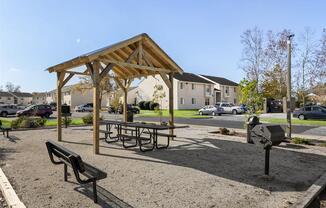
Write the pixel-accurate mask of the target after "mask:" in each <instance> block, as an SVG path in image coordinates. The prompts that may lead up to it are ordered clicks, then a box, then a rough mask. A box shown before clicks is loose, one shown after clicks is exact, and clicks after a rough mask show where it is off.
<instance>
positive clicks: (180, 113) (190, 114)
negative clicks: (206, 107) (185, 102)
mask: <svg viewBox="0 0 326 208" xmlns="http://www.w3.org/2000/svg"><path fill="white" fill-rule="evenodd" d="M137 116H140V117H145V116H146V117H159V113H158V112H155V111H153V110H141V111H140V114H137ZM168 116H169V111H168V110H163V117H168ZM174 117H175V118H210V117H211V116H201V115H198V110H174Z"/></svg>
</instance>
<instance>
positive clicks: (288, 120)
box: [286, 34, 294, 139]
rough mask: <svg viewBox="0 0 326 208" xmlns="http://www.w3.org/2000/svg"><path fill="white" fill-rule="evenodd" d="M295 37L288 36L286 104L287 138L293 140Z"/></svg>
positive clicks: (292, 35)
mask: <svg viewBox="0 0 326 208" xmlns="http://www.w3.org/2000/svg"><path fill="white" fill-rule="evenodd" d="M293 37H294V34H291V35H288V36H287V46H288V66H287V68H288V70H287V93H286V96H287V104H286V108H287V109H286V110H287V112H286V119H287V126H286V136H287V138H288V139H291V132H292V126H291V107H292V99H291V49H292V48H291V38H293Z"/></svg>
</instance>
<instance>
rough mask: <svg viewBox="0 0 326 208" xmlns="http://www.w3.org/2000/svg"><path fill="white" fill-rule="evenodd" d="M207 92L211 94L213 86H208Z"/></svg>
mask: <svg viewBox="0 0 326 208" xmlns="http://www.w3.org/2000/svg"><path fill="white" fill-rule="evenodd" d="M206 92H207V93H209V94H210V93H211V86H210V85H207V86H206Z"/></svg>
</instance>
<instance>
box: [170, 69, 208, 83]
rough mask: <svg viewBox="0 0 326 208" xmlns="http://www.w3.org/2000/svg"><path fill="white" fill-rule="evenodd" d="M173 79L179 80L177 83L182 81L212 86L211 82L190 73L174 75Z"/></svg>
mask: <svg viewBox="0 0 326 208" xmlns="http://www.w3.org/2000/svg"><path fill="white" fill-rule="evenodd" d="M174 78H175V79H177V80H179V81H184V82H198V83H209V84H213V83H212V82H210V81H208V80H206V79H204V78H201V77H200V76H198V75H196V74H192V73H187V72H183V74H175V75H174Z"/></svg>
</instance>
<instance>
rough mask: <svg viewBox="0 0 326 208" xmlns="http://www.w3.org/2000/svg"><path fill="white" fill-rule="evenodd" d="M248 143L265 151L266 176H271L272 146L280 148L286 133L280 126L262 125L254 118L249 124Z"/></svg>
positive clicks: (250, 119)
mask: <svg viewBox="0 0 326 208" xmlns="http://www.w3.org/2000/svg"><path fill="white" fill-rule="evenodd" d="M247 132H248V134H247V142H248V143H251V144H256V145H259V146H262V147H263V148H264V149H265V175H269V157H270V150H271V148H272V146H278V145H279V144H280V143H281V142H282V141H283V140H284V139H285V132H284V130H283V128H282V127H281V126H280V125H271V124H262V123H260V122H259V118H258V117H256V116H253V117H251V118H249V120H248V123H247Z"/></svg>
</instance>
